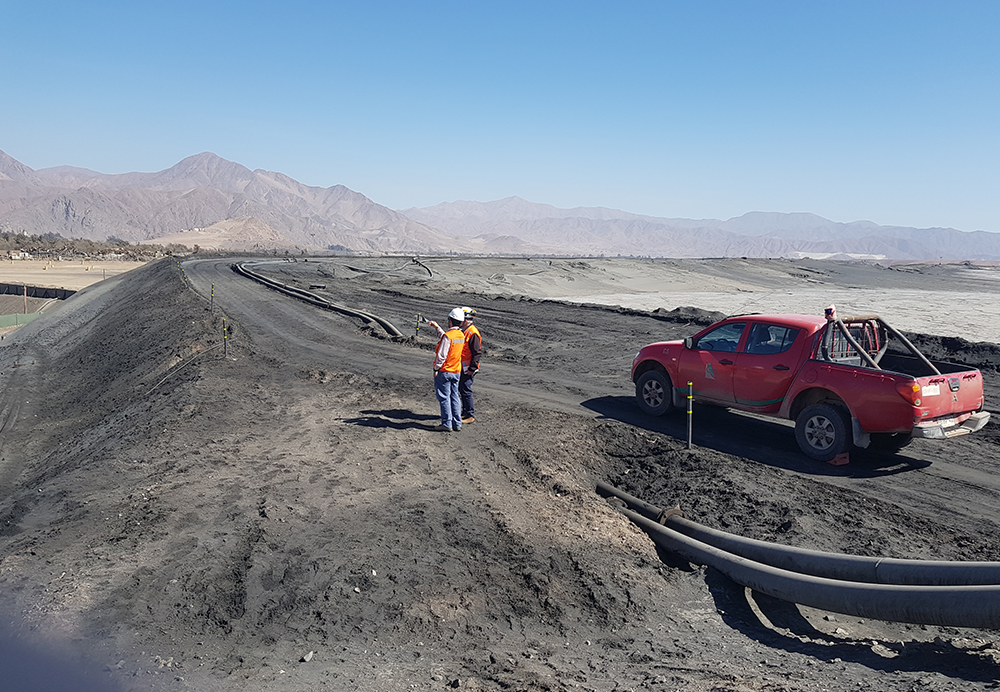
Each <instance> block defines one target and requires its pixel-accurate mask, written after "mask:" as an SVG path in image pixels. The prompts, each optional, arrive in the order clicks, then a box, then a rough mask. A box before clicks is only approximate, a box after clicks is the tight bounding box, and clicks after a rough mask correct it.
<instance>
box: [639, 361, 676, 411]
mask: <svg viewBox="0 0 1000 692" xmlns="http://www.w3.org/2000/svg"><path fill="white" fill-rule="evenodd" d="M670 390H671V386H670V376H669V375H667V373H665V372H662V371H660V370H647V371H646V372H644V373H642V374H641V375H639V379H638V380H636V381H635V400H636V401H637V402H639V408H641V409H642V410H643V411H645V412H646V413H649V414H652V415H654V416H662V415H663V414H664V413H666V412H667V411H669V410H670V408H671V406H672V405H673V392H671V391H670Z"/></svg>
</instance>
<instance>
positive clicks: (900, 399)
mask: <svg viewBox="0 0 1000 692" xmlns="http://www.w3.org/2000/svg"><path fill="white" fill-rule="evenodd" d="M826 313H827V314H826V315H825V316H823V317H819V316H812V315H743V316H738V317H729V318H727V319H724V320H722V321H721V322H717V323H715V324H713V325H712V326H710V327H707V328H705V329H704V330H702V331H701V332H699V333H697V334H695V335H694V336H692V337H689V338H687V339H684V340H683V341H665V342H660V343H655V344H650V345H648V346H645V347H643V349H642V350H641V351H639V353H638V354H636V357H635V359H634V361H633V362H632V381H633V382H634V383H635V396H636V400H637V401H638V403H639V406H640V408H642V409H643V410H644V411H646V412H647V413H651V414H654V415H660V414H663V413H666V412H667V411H669V410H670V409H671V408H673V407H675V406H680V405H681V404H682V402H683V401H685V400H686V398H687V394H688V386H689V383H690V384H691V386H692V388H693V394H694V399H695V400H696V401H702V402H706V403H711V404H718V405H721V406H726V407H728V408H734V409H739V410H741V411H752V412H755V413H761V414H765V415H770V416H775V417H778V418H787V419H790V420H794V421H795V437H796V439H797V440H798V443H799V447H801V449H802V451H803V452H805V453H806V455H808V456H810V457H812V458H813V459H817V460H819V461H830V460H832V459H833V458H834V457H836V456H837V455H839V454H841V453H844V452H847V451H849V450H850V449H851V448H852V446H857V447H868V446H869V445H872V446H875V447H879V448H882V449H889V450H893V451H895V450H898V449H901V448H902V447H904V446H905V445H907V444H909V442H910V440H911V439H913V438H915V437H923V438H932V439H945V438H949V437H954V436H956V435H962V434H966V433H970V432H975V431H976V430H979V429H980V428H982V427H983V426H984V425H986V422H987V421H988V420H989V417H990V414H989V413H988V412H986V411H983V378H982V375H981V373H980V372H979V370H977V369H975V368H969V367H967V366H964V365H958V364H955V363H944V362H932V361H930V360H928V359H927V358H926V357H925V356H924V355H923V354H922V353H920V352H919V351H918V350H917V348H916V347H915V346H914V345H913V344H912V343H911V342H910V341H909V340H908V339H907V338H906V337H905V336H903V334H901V333H900V332H898V331H897V330H895V329H893V328H892V327H890V326H889V325H888V324H886V323H885V321H883V320H882V319H880V318H879V317H878V316H877V315H865V316H860V317H844V318H840V317H837V315H836V310H835V308H833V306H831V307H830V308H827V311H826ZM890 342H891V343H892V348H890Z"/></svg>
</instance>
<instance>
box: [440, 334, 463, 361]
mask: <svg viewBox="0 0 1000 692" xmlns="http://www.w3.org/2000/svg"><path fill="white" fill-rule="evenodd" d="M443 338H446V339H448V340H449V341H450V342H451V346H450V347H449V348H448V355H447V356H445V359H444V363H443V364H442V365H441V372H462V348H463V347H464V346H465V334H463V333H462V330H461V329H459V328H458V327H453V328H452V329H449V330H448V331H446V332H445V333H444V337H443Z"/></svg>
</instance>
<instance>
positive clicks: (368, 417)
mask: <svg viewBox="0 0 1000 692" xmlns="http://www.w3.org/2000/svg"><path fill="white" fill-rule="evenodd" d="M358 413H360V414H361V417H358V418H344V419H343V421H344V422H345V423H348V424H350V425H358V426H361V427H364V428H391V429H393V430H412V429H416V430H433V429H434V428H435V426H436V425H437V424H438V423H439V422H440V416H435V415H429V414H426V413H414V412H413V411H408V410H406V409H398V408H396V409H386V410H384V411H374V410H367V411H358Z"/></svg>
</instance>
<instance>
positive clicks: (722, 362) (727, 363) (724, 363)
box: [719, 360, 733, 365]
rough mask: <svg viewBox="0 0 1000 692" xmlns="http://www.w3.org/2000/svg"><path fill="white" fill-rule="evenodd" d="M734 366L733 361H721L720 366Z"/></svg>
mask: <svg viewBox="0 0 1000 692" xmlns="http://www.w3.org/2000/svg"><path fill="white" fill-rule="evenodd" d="M732 364H733V361H731V360H720V361H719V365H732Z"/></svg>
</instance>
